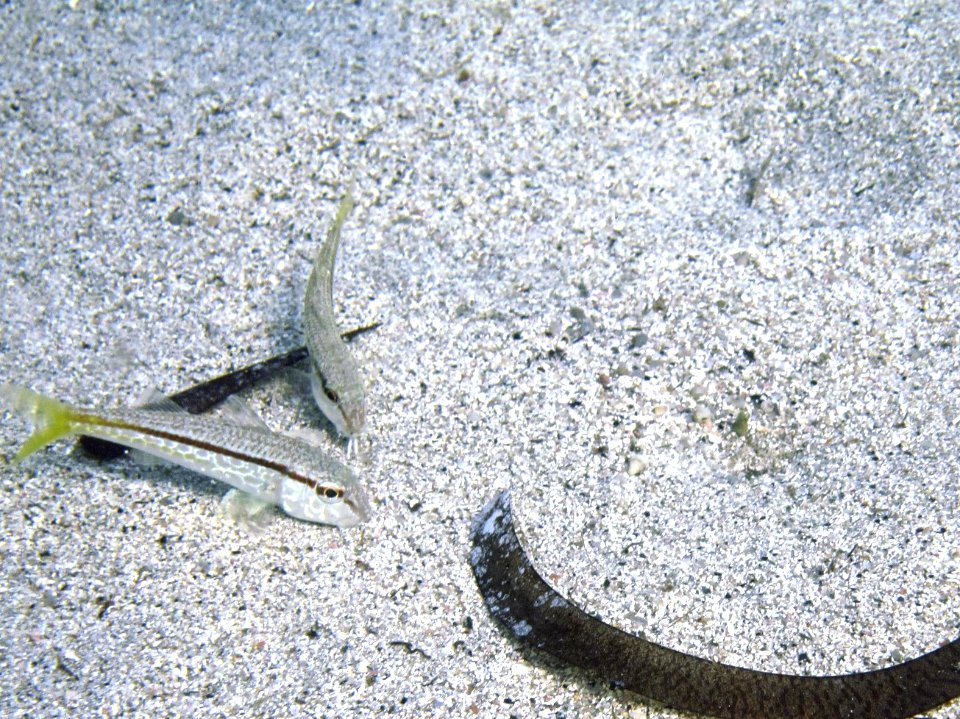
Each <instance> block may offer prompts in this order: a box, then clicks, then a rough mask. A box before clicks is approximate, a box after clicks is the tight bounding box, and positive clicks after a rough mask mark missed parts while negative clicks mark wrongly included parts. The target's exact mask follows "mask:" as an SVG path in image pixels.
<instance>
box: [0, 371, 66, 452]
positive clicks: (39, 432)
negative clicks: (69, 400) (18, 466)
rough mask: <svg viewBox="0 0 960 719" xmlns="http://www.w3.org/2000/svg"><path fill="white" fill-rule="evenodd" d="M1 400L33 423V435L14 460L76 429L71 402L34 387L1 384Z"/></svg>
mask: <svg viewBox="0 0 960 719" xmlns="http://www.w3.org/2000/svg"><path fill="white" fill-rule="evenodd" d="M0 402H3V403H4V404H6V405H7V406H8V407H9V408H10V409H11V410H12V411H13V412H14V413H15V414H18V415H20V416H21V417H23V418H24V419H26V420H28V421H29V422H30V423H31V424H32V425H33V434H31V435H30V437H29V438H28V439H27V441H26V442H24V443H23V446H22V447H21V448H20V451H19V452H17V454H16V455H15V456H14V458H13V461H14V462H19V461H20V460H22V459H24V458H25V457H29V456H30V455H31V454H33V453H34V452H36V451H37V450H38V449H41V448H43V447H46V446H47V445H48V444H50V443H51V442H54V441H56V440H58V439H60V438H61V437H66V436H67V435H69V434H72V433H73V432H75V431H76V429H75V424H74V422H73V411H72V410H71V409H70V408H69V407H68V406H67V405H65V404H63V403H62V402H58V401H57V400H55V399H53V398H51V397H45V396H44V395H42V394H40V393H39V392H34V391H33V390H32V389H28V388H26V387H22V386H20V385H15V384H0Z"/></svg>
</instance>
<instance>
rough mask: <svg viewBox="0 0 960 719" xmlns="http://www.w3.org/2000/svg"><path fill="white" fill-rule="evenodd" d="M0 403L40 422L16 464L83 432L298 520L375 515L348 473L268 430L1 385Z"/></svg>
mask: <svg viewBox="0 0 960 719" xmlns="http://www.w3.org/2000/svg"><path fill="white" fill-rule="evenodd" d="M0 400H2V401H3V402H5V403H6V404H7V405H8V406H9V407H10V408H11V409H12V410H13V411H14V412H15V413H16V414H18V415H20V416H22V417H24V418H26V419H27V420H29V421H30V422H31V423H32V424H33V425H34V431H33V434H31V435H30V437H29V438H28V439H27V441H26V442H25V443H24V444H23V446H22V447H21V448H20V451H19V452H17V454H16V456H15V457H14V461H17V462H19V461H20V460H23V459H24V458H26V457H28V456H30V455H31V454H33V453H34V452H36V451H37V450H39V449H41V448H42V447H45V446H46V445H48V444H50V443H51V442H54V441H56V440H58V439H60V438H62V437H67V436H70V435H75V434H84V435H89V436H92V437H99V438H100V439H105V440H109V441H111V442H116V443H118V444H122V445H124V446H127V447H130V448H132V449H136V450H140V451H142V452H144V453H146V454H150V455H153V456H155V457H159V458H160V459H164V460H167V461H169V462H173V463H174V464H178V465H181V466H183V467H186V468H188V469H192V470H194V471H195V472H199V473H201V474H204V475H207V476H208V477H213V478H214V479H219V480H220V481H222V482H226V483H227V484H229V485H230V486H231V487H234V488H236V489H238V490H240V491H241V492H244V493H246V494H249V495H250V496H251V497H253V498H254V499H255V500H258V501H260V502H266V503H270V504H276V505H278V506H279V507H280V508H281V509H282V510H283V511H284V512H286V513H287V514H289V515H290V516H292V517H296V518H297V519H303V520H305V521H308V522H319V523H322V524H332V525H334V526H337V527H352V526H354V525H357V524H360V523H361V522H364V521H366V520H367V518H368V517H369V514H370V505H369V503H368V501H367V498H366V495H365V494H364V492H363V489H362V487H361V486H360V484H359V483H358V481H357V479H356V477H355V476H354V475H353V473H352V472H351V471H350V469H349V468H347V467H346V466H345V465H343V464H341V463H340V462H338V461H337V460H335V459H333V458H330V457H327V456H326V455H324V454H323V453H322V452H321V451H320V450H318V449H317V448H315V447H313V446H311V445H309V444H307V443H306V442H303V441H301V440H299V439H295V438H293V437H287V436H284V435H281V434H277V433H275V432H271V431H270V430H269V429H266V428H265V427H263V426H251V425H248V424H247V423H241V422H239V421H236V422H231V421H226V420H222V419H218V418H213V417H200V416H196V415H191V414H187V413H185V412H183V411H179V410H177V409H168V408H166V407H155V408H140V409H111V410H90V409H81V408H77V407H71V406H69V405H66V404H63V403H62V402H59V401H58V400H55V399H52V398H50V397H45V396H44V395H41V394H39V393H37V392H34V391H33V390H31V389H28V388H26V387H21V386H19V385H13V384H0Z"/></svg>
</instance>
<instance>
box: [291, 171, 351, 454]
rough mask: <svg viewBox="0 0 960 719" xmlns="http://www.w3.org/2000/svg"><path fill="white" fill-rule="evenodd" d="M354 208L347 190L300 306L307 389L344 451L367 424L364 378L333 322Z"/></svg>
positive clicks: (320, 251) (318, 254)
mask: <svg viewBox="0 0 960 719" xmlns="http://www.w3.org/2000/svg"><path fill="white" fill-rule="evenodd" d="M351 209H353V195H352V193H351V192H350V191H349V190H348V191H347V194H346V195H345V196H344V198H343V200H342V201H341V202H340V207H339V208H337V214H336V217H335V218H334V220H333V224H332V225H331V226H330V230H329V231H328V232H327V236H326V239H325V240H324V241H323V244H322V245H321V246H320V249H319V250H318V251H317V256H316V259H315V260H314V264H313V272H311V273H310V279H309V280H307V290H306V294H305V296H304V302H303V325H304V334H305V335H306V340H307V350H308V351H309V353H310V387H311V389H312V390H313V397H314V399H315V400H316V402H317V406H318V407H320V410H321V411H322V412H323V414H324V415H325V416H326V417H327V419H329V420H330V421H331V422H332V423H333V425H334V426H335V427H336V428H337V431H338V432H339V433H340V434H342V435H343V436H345V437H346V438H347V451H348V454H349V452H350V449H351V448H352V447H354V442H353V440H354V438H355V437H356V436H357V435H359V434H360V433H361V432H363V427H364V424H365V422H366V415H365V412H364V400H363V378H362V377H361V376H360V371H359V370H358V369H357V363H356V361H355V360H354V359H353V356H352V355H351V354H350V352H349V350H348V349H347V346H346V344H344V342H343V340H342V339H341V337H340V330H339V329H338V328H337V324H336V322H335V321H334V318H333V269H334V265H335V264H336V259H337V247H338V246H339V244H340V230H341V229H342V228H343V223H344V221H345V220H346V219H347V215H349V214H350V210H351Z"/></svg>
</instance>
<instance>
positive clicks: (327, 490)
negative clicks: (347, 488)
mask: <svg viewBox="0 0 960 719" xmlns="http://www.w3.org/2000/svg"><path fill="white" fill-rule="evenodd" d="M316 492H317V494H318V495H319V496H321V497H322V498H323V499H326V500H328V501H331V502H332V501H333V500H335V499H342V498H343V488H342V487H331V486H329V485H318V486H317V489H316Z"/></svg>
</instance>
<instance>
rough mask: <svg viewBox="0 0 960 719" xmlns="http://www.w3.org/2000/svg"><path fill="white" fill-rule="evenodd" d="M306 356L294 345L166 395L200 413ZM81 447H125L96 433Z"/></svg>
mask: <svg viewBox="0 0 960 719" xmlns="http://www.w3.org/2000/svg"><path fill="white" fill-rule="evenodd" d="M380 324H381V323H380V322H373V323H371V324H368V325H364V326H363V327H356V328H354V329H352V330H348V331H346V332H344V333H343V335H341V336H342V337H343V339H344V340H345V341H347V342H350V341H351V340H353V338H354V337H357V336H359V335H361V334H364V333H365V332H370V331H371V330H375V329H376V328H377V327H379V326H380ZM307 357H308V353H307V348H306V347H295V348H294V349H292V350H290V351H288V352H284V353H283V354H280V355H276V356H274V357H270V358H268V359H265V360H260V361H259V362H254V363H253V364H251V365H247V366H246V367H242V368H240V369H238V370H233V371H232V372H227V373H226V374H222V375H219V376H217V377H214V378H213V379H209V380H207V381H205V382H200V383H199V384H195V385H193V386H192V387H188V388H187V389H184V390H180V391H179V392H175V393H174V394H171V395H167V399H168V400H169V401H170V402H172V403H173V404H175V405H177V406H179V407H182V408H183V409H184V410H186V411H187V412H189V413H190V414H201V413H203V412H206V411H207V410H208V409H210V408H211V407H214V406H216V405H218V404H220V403H221V402H223V401H224V400H225V399H227V398H228V397H231V396H232V395H234V394H235V393H237V392H239V391H241V390H243V389H246V388H247V387H251V386H253V385H255V384H257V383H258V382H261V381H263V380H266V379H268V378H270V377H272V376H273V375H275V374H276V373H278V372H280V371H281V370H283V369H286V368H287V367H292V366H293V365H295V364H297V363H299V362H301V361H303V360H305V359H306V358H307ZM79 445H80V448H81V449H82V450H83V451H84V453H85V454H87V455H88V456H90V457H93V458H95V459H99V460H101V461H109V460H112V459H117V458H118V457H122V456H123V455H124V453H125V452H126V448H125V447H123V446H122V445H119V444H116V443H114V442H108V441H106V440H103V439H98V438H96V437H87V436H84V435H81V436H80V439H79Z"/></svg>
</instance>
